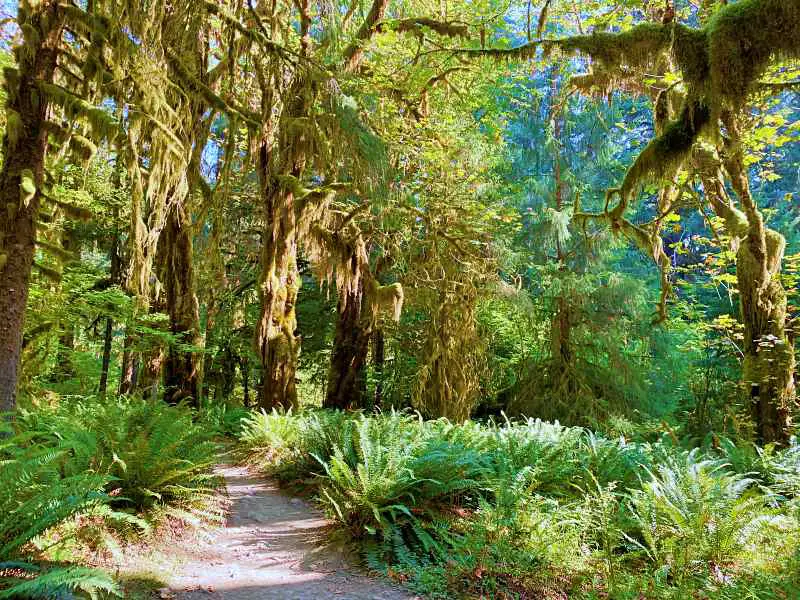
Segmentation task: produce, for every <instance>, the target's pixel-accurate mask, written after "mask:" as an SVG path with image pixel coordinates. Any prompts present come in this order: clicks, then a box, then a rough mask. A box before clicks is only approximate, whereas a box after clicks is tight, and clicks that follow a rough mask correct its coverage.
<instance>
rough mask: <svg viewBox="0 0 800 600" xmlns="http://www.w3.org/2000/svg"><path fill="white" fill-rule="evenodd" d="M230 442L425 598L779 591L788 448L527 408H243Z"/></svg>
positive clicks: (787, 557)
mask: <svg viewBox="0 0 800 600" xmlns="http://www.w3.org/2000/svg"><path fill="white" fill-rule="evenodd" d="M240 439H241V442H242V444H243V445H244V447H245V448H246V449H247V452H248V456H249V457H250V458H249V460H250V461H251V462H252V463H254V464H255V465H256V466H258V467H259V468H260V469H262V470H264V471H265V472H267V473H270V474H273V475H275V476H278V477H279V478H281V479H282V480H284V481H287V482H291V481H292V480H298V479H299V480H305V481H309V478H311V477H313V479H311V481H312V482H313V485H314V486H315V488H316V489H317V494H318V497H319V500H320V502H321V503H322V504H323V505H324V506H325V507H326V508H327V509H328V512H329V513H330V514H331V516H333V517H334V518H335V519H336V520H338V521H339V522H340V523H341V524H342V526H343V527H346V528H347V530H348V531H349V532H350V534H351V535H352V537H353V538H354V539H356V540H358V542H359V544H360V546H361V548H362V549H363V550H364V552H365V554H366V557H367V560H368V561H369V563H370V564H371V565H372V566H374V567H375V568H377V569H381V570H384V571H386V570H388V572H389V573H391V574H393V575H394V576H395V577H398V578H400V579H401V580H404V581H408V582H409V583H410V584H411V585H412V586H413V587H415V588H417V589H419V590H420V591H423V592H425V593H426V594H429V595H430V597H435V598H438V597H441V598H452V597H460V596H461V595H467V596H468V597H486V596H487V595H488V596H489V597H498V598H505V597H508V598H513V597H516V596H515V595H514V594H515V593H538V594H540V596H539V597H543V598H551V597H552V598H561V597H569V598H573V597H574V598H597V597H603V596H604V594H610V595H611V597H615V598H654V599H655V598H686V597H687V596H690V595H691V594H696V593H702V594H703V596H702V597H706V598H745V597H752V598H790V597H792V594H793V593H795V592H796V590H797V589H798V588H797V586H798V585H800V570H798V560H800V554H798V552H800V546H798V543H797V533H798V530H799V528H800V521H799V520H798V517H799V516H800V512H798V510H799V509H800V506H798V504H797V498H798V497H797V492H798V491H799V490H800V487H798V486H800V463H798V460H799V459H800V447H798V446H797V445H792V446H790V447H788V448H786V449H783V450H780V451H768V452H764V451H760V450H758V449H757V448H754V447H752V446H747V445H746V444H740V445H738V446H737V445H735V444H734V443H733V442H731V441H729V440H727V439H723V440H720V442H719V445H718V447H716V448H714V447H709V448H705V449H700V448H694V449H692V450H686V449H684V448H682V447H680V446H676V445H675V444H674V443H673V442H672V440H671V439H670V438H669V437H668V436H665V437H664V438H663V439H658V440H656V441H652V442H643V441H640V442H637V441H626V440H625V438H619V439H613V438H607V437H602V436H597V435H594V434H592V433H591V432H589V431H587V430H585V429H581V428H576V427H571V428H570V427H564V426H561V425H559V424H558V423H555V424H551V423H547V422H543V421H539V420H534V419H528V420H524V421H519V422H509V421H505V422H499V423H495V422H489V423H487V424H485V425H477V424H473V423H468V424H464V425H455V424H452V423H450V422H449V421H446V420H443V419H439V420H434V421H424V420H422V419H420V418H419V416H418V415H408V414H402V413H391V414H385V415H376V416H365V415H346V414H342V413H331V412H312V413H308V414H304V415H280V414H277V413H272V414H267V413H255V414H253V415H252V416H251V417H249V418H248V419H247V420H246V423H245V426H244V428H243V432H242V434H241V438H240Z"/></svg>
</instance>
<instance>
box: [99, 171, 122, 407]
mask: <svg viewBox="0 0 800 600" xmlns="http://www.w3.org/2000/svg"><path fill="white" fill-rule="evenodd" d="M116 172H117V173H118V170H117V171H116ZM115 183H117V184H118V183H119V180H118V179H117V181H116V182H115ZM118 218H119V210H118V209H116V208H115V209H114V223H115V225H114V236H113V238H112V239H111V249H110V250H109V255H110V257H111V273H110V275H109V279H110V281H111V285H117V284H119V283H120V282H121V280H122V257H121V256H120V247H119V230H118V229H117V227H116V221H117V219H118ZM113 342H114V318H113V317H111V316H108V317H106V328H105V333H104V335H103V364H102V367H101V369H100V385H99V388H98V389H99V392H100V394H105V393H106V390H107V389H108V370H109V369H110V368H111V348H112V344H113Z"/></svg>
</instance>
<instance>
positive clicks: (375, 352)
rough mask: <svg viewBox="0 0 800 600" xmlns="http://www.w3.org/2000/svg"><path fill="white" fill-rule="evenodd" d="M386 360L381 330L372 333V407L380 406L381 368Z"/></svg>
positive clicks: (381, 397) (381, 390) (381, 394)
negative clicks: (373, 376)
mask: <svg viewBox="0 0 800 600" xmlns="http://www.w3.org/2000/svg"><path fill="white" fill-rule="evenodd" d="M385 362H386V339H385V338H384V337H383V330H382V329H376V330H375V333H373V334H372V364H373V366H374V367H375V401H374V405H373V407H377V408H380V406H381V403H382V402H383V368H384V364H385Z"/></svg>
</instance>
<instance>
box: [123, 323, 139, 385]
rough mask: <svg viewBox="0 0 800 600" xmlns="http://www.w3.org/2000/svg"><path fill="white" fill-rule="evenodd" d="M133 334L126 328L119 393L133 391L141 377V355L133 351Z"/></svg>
mask: <svg viewBox="0 0 800 600" xmlns="http://www.w3.org/2000/svg"><path fill="white" fill-rule="evenodd" d="M133 343H134V339H133V334H132V333H131V332H130V331H129V330H128V329H126V330H125V341H124V342H123V343H122V364H121V365H120V374H119V394H120V395H121V396H124V395H127V394H131V393H133V390H134V389H136V384H137V382H138V379H139V357H138V355H137V354H136V353H135V352H134V351H133Z"/></svg>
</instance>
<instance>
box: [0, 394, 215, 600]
mask: <svg viewBox="0 0 800 600" xmlns="http://www.w3.org/2000/svg"><path fill="white" fill-rule="evenodd" d="M5 433H6V434H7V436H6V437H5V438H3V437H0V490H2V493H0V599H2V598H58V597H62V596H63V597H65V598H66V597H70V596H69V594H72V593H79V594H85V595H89V596H91V597H97V596H98V595H106V596H107V595H120V593H121V591H120V587H119V586H118V584H117V583H115V581H114V580H113V578H112V577H110V576H109V575H108V574H106V573H104V572H102V571H100V570H98V569H91V568H88V567H86V566H83V565H81V564H71V563H73V562H75V560H76V559H82V558H86V557H87V550H94V551H100V550H102V551H110V552H111V553H112V554H118V553H121V552H122V551H123V546H124V544H125V543H126V542H128V541H136V540H139V539H141V537H142V536H146V535H148V534H150V533H151V532H153V531H155V530H156V529H157V528H158V527H159V526H160V525H161V524H162V523H163V522H164V521H165V520H167V519H169V520H171V521H175V520H178V521H181V522H183V523H185V524H189V525H198V524H199V523H201V522H205V521H209V520H211V521H215V520H219V519H220V517H221V507H220V506H219V505H218V501H217V494H216V489H217V487H218V486H219V481H218V479H217V478H216V477H215V476H214V475H213V474H212V466H213V464H214V463H215V461H216V460H217V455H218V451H219V446H218V444H217V443H216V442H215V441H214V439H213V438H212V436H213V435H214V433H215V428H214V427H210V426H209V424H208V423H206V422H205V421H201V420H199V419H198V415H197V414H195V413H194V412H193V411H191V410H190V409H188V408H186V407H182V406H168V405H166V404H164V403H161V402H149V401H144V400H141V399H138V398H106V399H103V400H101V399H95V398H72V399H70V398H61V399H60V401H58V402H55V403H53V404H52V405H50V406H37V407H36V409H35V410H32V411H25V410H20V411H18V413H17V415H16V420H15V423H14V431H8V430H6V432H5ZM8 434H10V435H8Z"/></svg>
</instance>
